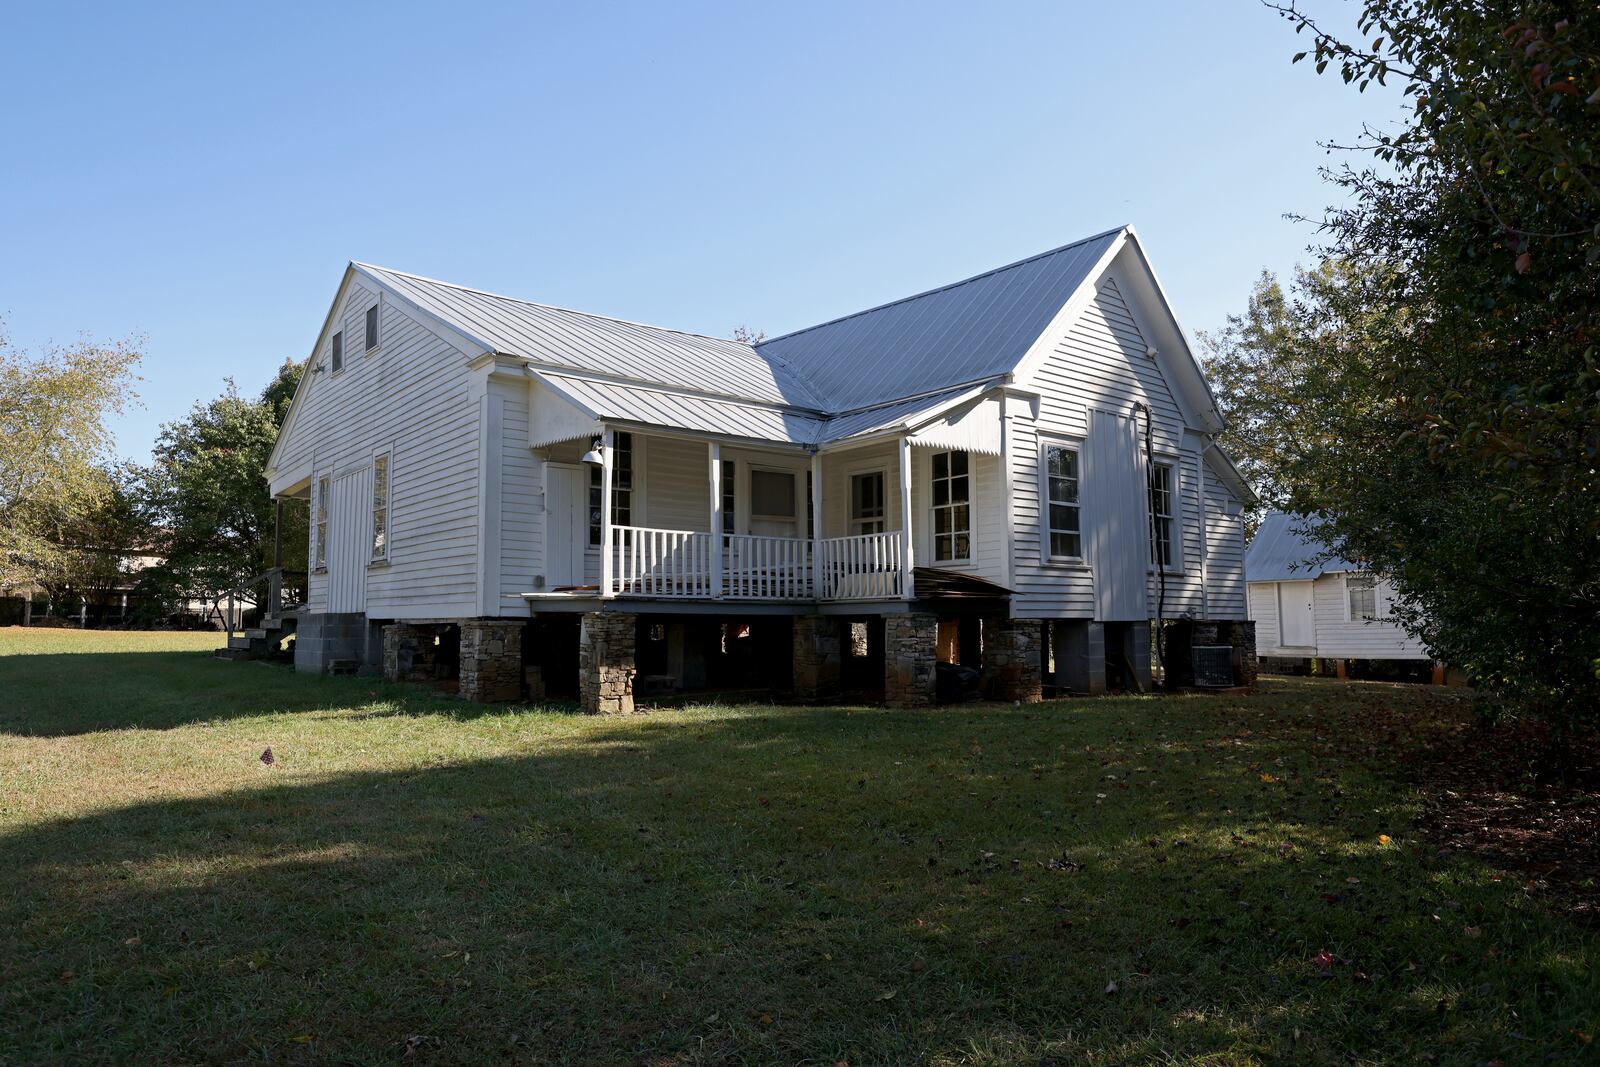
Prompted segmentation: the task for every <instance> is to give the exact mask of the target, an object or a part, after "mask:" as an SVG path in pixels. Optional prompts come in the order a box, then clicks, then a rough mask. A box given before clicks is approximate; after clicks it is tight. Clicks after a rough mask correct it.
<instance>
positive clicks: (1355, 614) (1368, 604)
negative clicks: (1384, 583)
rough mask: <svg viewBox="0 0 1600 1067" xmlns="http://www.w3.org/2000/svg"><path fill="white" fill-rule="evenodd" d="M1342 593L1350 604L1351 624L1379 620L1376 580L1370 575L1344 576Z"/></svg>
mask: <svg viewBox="0 0 1600 1067" xmlns="http://www.w3.org/2000/svg"><path fill="white" fill-rule="evenodd" d="M1344 591H1345V597H1346V598H1347V599H1348V600H1349V602H1350V621H1351V622H1373V621H1376V620H1377V619H1378V618H1379V615H1378V581H1377V579H1376V578H1374V577H1373V576H1372V575H1370V574H1348V575H1345V579H1344Z"/></svg>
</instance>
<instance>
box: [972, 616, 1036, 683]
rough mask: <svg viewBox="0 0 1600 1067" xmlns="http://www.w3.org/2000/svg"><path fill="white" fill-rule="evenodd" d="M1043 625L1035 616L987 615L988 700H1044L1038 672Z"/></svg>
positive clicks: (985, 644) (985, 670) (985, 643)
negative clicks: (1011, 617) (1026, 617)
mask: <svg viewBox="0 0 1600 1067" xmlns="http://www.w3.org/2000/svg"><path fill="white" fill-rule="evenodd" d="M1042 630H1043V626H1042V625H1041V624H1040V622H1039V621H1038V620H1037V619H1009V618H1005V617H1004V616H990V617H988V618H985V619H984V620H983V672H984V676H985V677H984V683H985V684H986V685H987V687H988V690H989V698H990V699H991V700H1012V701H1017V700H1020V701H1023V702H1024V703H1033V702H1034V701H1037V700H1040V699H1043V696H1044V679H1043V676H1042V673H1041V671H1040V666H1039V664H1040V648H1041V644H1042V641H1043V633H1042Z"/></svg>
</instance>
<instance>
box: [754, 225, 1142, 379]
mask: <svg viewBox="0 0 1600 1067" xmlns="http://www.w3.org/2000/svg"><path fill="white" fill-rule="evenodd" d="M1125 229H1126V227H1118V228H1116V229H1114V230H1107V231H1106V232H1105V233H1101V234H1096V235H1095V236H1093V237H1087V238H1084V239H1083V240H1081V241H1076V242H1074V243H1072V244H1069V245H1064V246H1062V247H1061V248H1057V249H1053V250H1052V251H1049V252H1043V253H1040V254H1039V255H1036V256H1031V257H1029V258H1028V259H1024V260H1020V261H1019V262H1016V263H1012V264H1009V265H1008V266H1004V267H998V268H996V269H994V270H991V271H986V272H984V273H983V274H979V275H976V276H975V277H972V278H968V279H966V280H965V281H960V282H954V283H952V284H950V285H945V286H941V287H939V288H937V289H932V290H929V291H928V292H925V293H919V294H917V295H916V296H908V297H905V298H903V299H901V300H896V301H893V302H892V303H888V304H883V305H881V306H879V307H875V308H870V309H868V310H866V311H860V312H856V313H855V314H852V315H846V316H844V317H843V318H839V319H834V320H833V321H831V322H825V323H823V324H821V325H820V326H811V327H808V328H807V329H804V330H797V331H795V332H794V333H790V334H785V335H784V336H782V337H775V338H773V339H771V340H769V341H763V342H762V343H760V344H758V345H756V348H755V350H756V352H757V353H759V354H760V355H761V356H763V357H766V358H769V359H776V360H781V361H782V362H784V363H787V364H788V365H789V366H790V367H792V368H794V369H795V370H796V371H798V372H799V374H801V375H803V376H804V378H805V381H806V383H807V384H808V385H810V386H811V387H812V388H813V389H814V390H815V391H816V392H817V393H819V394H820V395H821V397H822V398H823V400H824V401H825V402H826V404H827V405H828V407H829V408H830V409H832V410H835V411H838V410H842V409H845V408H853V407H860V406H862V405H866V404H872V403H878V402H882V401H886V400H894V399H896V398H899V397H903V396H906V395H907V393H908V392H909V391H911V390H915V391H916V392H919V393H920V392H927V391H928V390H931V389H938V388H941V387H947V386H955V385H959V384H961V383H966V382H972V381H975V380H978V379H984V378H990V377H995V376H998V375H1002V374H1006V373H1009V372H1010V371H1012V370H1014V369H1015V368H1016V366H1017V364H1018V363H1020V362H1021V361H1022V357H1023V356H1024V355H1026V354H1027V352H1028V349H1029V348H1031V347H1032V346H1033V343H1034V342H1035V341H1036V340H1038V339H1039V337H1040V335H1041V334H1043V333H1044V332H1045V330H1046V329H1047V328H1048V327H1049V325H1050V322H1051V320H1052V319H1053V318H1055V316H1056V313H1057V312H1059V311H1060V310H1061V308H1062V307H1063V305H1065V304H1066V303H1067V301H1068V300H1070V299H1071V298H1072V295H1073V293H1075V292H1077V291H1078V289H1079V288H1080V287H1081V286H1082V285H1083V283H1084V282H1085V281H1087V280H1088V278H1089V275H1090V273H1091V272H1092V271H1093V270H1094V268H1095V266H1096V264H1098V263H1099V262H1100V260H1101V258H1102V257H1103V256H1104V255H1105V253H1106V252H1107V250H1109V249H1110V247H1111V246H1112V244H1113V243H1115V242H1116V240H1117V238H1118V237H1119V236H1120V235H1121V234H1122V233H1123V231H1124V230H1125Z"/></svg>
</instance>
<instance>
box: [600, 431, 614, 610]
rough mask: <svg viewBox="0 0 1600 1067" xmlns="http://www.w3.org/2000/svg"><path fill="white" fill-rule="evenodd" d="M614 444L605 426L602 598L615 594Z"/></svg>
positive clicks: (601, 532) (601, 517) (603, 450)
mask: <svg viewBox="0 0 1600 1067" xmlns="http://www.w3.org/2000/svg"><path fill="white" fill-rule="evenodd" d="M616 444H617V434H616V431H615V430H612V429H610V428H609V427H608V428H606V429H605V431H604V432H603V433H602V434H601V437H600V596H601V598H602V599H607V598H610V597H612V596H614V595H615V594H614V593H613V592H612V588H611V577H612V575H611V572H612V570H613V569H615V567H616V550H615V549H614V548H613V547H612V544H611V469H612V468H611V453H612V450H613V449H614V448H616Z"/></svg>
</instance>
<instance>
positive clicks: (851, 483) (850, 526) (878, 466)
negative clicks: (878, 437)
mask: <svg viewBox="0 0 1600 1067" xmlns="http://www.w3.org/2000/svg"><path fill="white" fill-rule="evenodd" d="M928 469H929V471H930V473H931V471H932V469H933V461H932V460H931V459H930V460H929V461H928ZM869 474H876V475H877V476H878V477H879V478H881V479H883V517H882V518H881V519H875V520H874V519H863V520H860V521H863V522H879V523H881V524H882V525H883V529H881V530H879V531H878V533H879V534H888V533H893V532H894V531H893V530H892V529H891V528H890V526H889V507H890V503H891V501H890V495H889V465H888V464H887V463H864V464H857V465H855V466H851V467H846V468H845V470H844V496H845V500H844V529H845V533H844V536H846V537H870V536H872V535H871V534H868V533H863V532H862V531H860V530H857V529H856V528H855V524H856V522H857V521H858V520H857V519H856V517H855V515H854V514H853V512H854V510H855V482H856V479H857V478H860V477H862V476H863V475H869ZM931 484H932V483H930V490H931ZM929 497H930V499H931V497H932V493H931V491H930V493H929ZM929 555H932V553H931V552H930V553H929Z"/></svg>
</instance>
